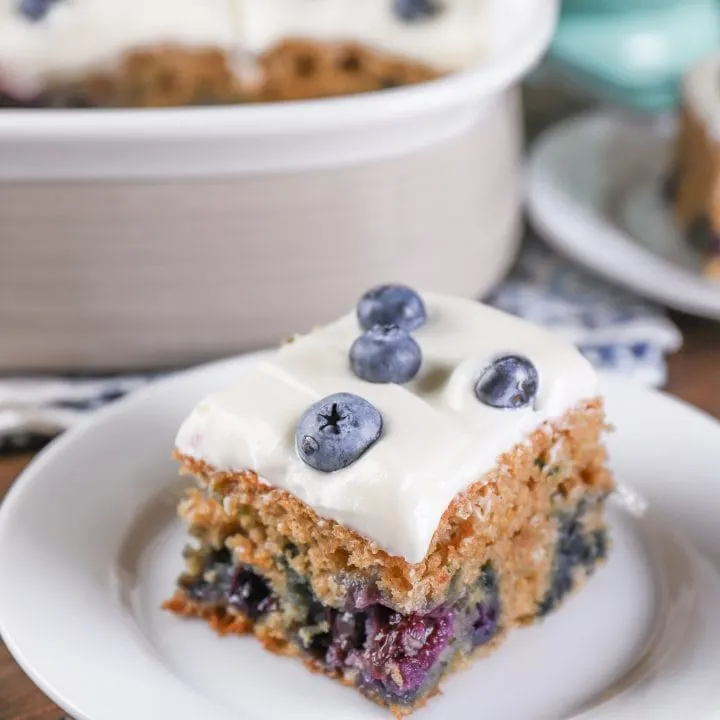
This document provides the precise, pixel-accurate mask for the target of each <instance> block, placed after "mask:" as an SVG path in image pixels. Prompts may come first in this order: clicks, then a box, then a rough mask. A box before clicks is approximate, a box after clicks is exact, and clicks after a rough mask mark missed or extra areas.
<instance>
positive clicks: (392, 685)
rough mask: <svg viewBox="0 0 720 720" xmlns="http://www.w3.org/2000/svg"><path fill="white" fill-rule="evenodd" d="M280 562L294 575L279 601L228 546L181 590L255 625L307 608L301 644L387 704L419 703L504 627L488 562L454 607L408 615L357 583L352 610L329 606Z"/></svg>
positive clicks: (298, 632)
mask: <svg viewBox="0 0 720 720" xmlns="http://www.w3.org/2000/svg"><path fill="white" fill-rule="evenodd" d="M279 565H280V566H283V567H284V568H285V571H286V573H287V594H286V596H285V597H284V598H277V597H276V596H275V595H274V594H273V593H272V590H271V588H270V586H269V585H268V583H267V582H266V581H265V580H264V579H263V578H262V577H261V576H260V575H258V574H257V573H255V572H253V571H252V570H250V569H249V568H247V567H245V566H242V565H240V566H237V565H235V564H234V563H233V558H232V555H231V553H230V552H229V551H228V550H226V549H224V550H220V551H212V552H209V553H208V554H207V555H206V557H205V568H204V572H203V573H202V575H201V576H199V577H196V578H192V579H190V580H186V581H184V582H183V583H182V586H183V588H184V589H185V592H186V593H187V594H188V597H189V598H191V599H192V600H195V601H196V602H202V603H207V604H210V605H218V606H230V607H233V608H236V609H238V610H240V611H242V612H244V613H245V614H246V615H247V616H248V617H250V618H251V619H252V620H259V619H261V618H262V617H263V616H264V615H266V614H267V613H268V612H271V611H273V610H275V609H278V608H282V604H283V603H284V602H285V603H290V604H291V605H292V607H293V613H294V614H295V615H296V616H297V611H298V609H299V608H305V613H304V620H303V621H302V622H299V623H295V625H293V626H292V627H291V628H290V630H291V632H293V633H294V637H295V642H296V643H297V644H298V646H299V647H301V648H302V649H303V650H304V651H305V652H306V653H307V654H308V655H309V656H310V657H312V658H313V659H314V660H315V661H317V662H319V663H321V664H322V665H324V666H325V667H326V668H328V669H329V670H333V671H338V672H343V671H345V670H353V671H355V672H356V673H357V679H356V683H357V685H358V687H359V688H360V689H361V690H363V691H364V692H367V693H371V694H375V695H379V696H381V697H383V698H384V699H386V700H387V701H388V702H393V703H398V704H411V703H413V702H414V701H415V700H416V699H417V698H418V697H419V696H420V695H421V694H422V693H423V692H425V691H426V690H427V688H428V687H429V686H431V684H432V683H434V682H435V681H436V680H437V679H438V678H439V677H440V675H441V673H442V671H443V669H444V668H445V667H446V666H447V664H448V663H449V662H450V660H451V659H452V657H454V655H455V653H457V652H470V651H472V650H473V649H475V648H477V647H479V646H481V645H484V644H485V643H487V642H488V641H489V640H491V639H492V638H493V637H494V636H495V634H496V633H497V630H498V624H499V619H500V598H499V592H498V582H497V575H496V573H495V571H494V569H493V567H492V566H491V565H489V564H488V565H486V566H485V567H484V568H483V570H482V572H481V575H480V577H479V578H478V581H477V583H476V584H475V585H474V586H473V587H472V588H470V589H469V591H468V592H467V593H466V594H465V595H464V596H463V597H461V598H460V599H459V600H457V601H456V602H454V603H453V605H451V606H439V607H436V608H434V609H432V610H430V611H428V612H426V613H409V614H401V613H399V612H396V611H394V610H392V609H390V608H388V607H386V606H385V605H382V604H381V603H379V602H378V598H379V593H378V591H377V588H376V586H375V585H372V584H357V585H356V586H355V587H354V592H351V593H350V596H349V600H348V607H346V608H345V609H342V610H338V609H336V608H332V607H328V606H325V605H323V604H322V603H320V602H319V601H318V600H317V598H316V596H315V595H314V593H313V591H312V589H311V587H310V585H309V584H308V583H307V582H306V581H305V579H304V578H302V577H301V576H299V575H297V574H296V573H295V572H294V571H293V570H291V569H290V568H289V567H288V566H287V563H282V562H279ZM353 603H354V604H353Z"/></svg>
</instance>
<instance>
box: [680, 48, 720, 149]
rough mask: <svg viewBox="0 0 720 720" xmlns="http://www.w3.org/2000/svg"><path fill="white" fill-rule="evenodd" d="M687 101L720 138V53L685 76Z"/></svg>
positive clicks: (703, 61) (693, 68) (701, 62)
mask: <svg viewBox="0 0 720 720" xmlns="http://www.w3.org/2000/svg"><path fill="white" fill-rule="evenodd" d="M684 94H685V102H686V103H687V104H688V105H689V106H690V108H691V109H692V111H693V112H694V113H695V115H696V117H698V118H699V119H700V120H702V121H703V122H704V123H705V124H706V125H707V128H708V132H709V134H710V135H711V136H712V137H715V138H720V53H717V54H715V55H711V56H710V57H707V58H705V59H704V60H702V61H700V62H699V63H697V64H696V65H694V66H693V67H692V68H691V69H690V71H689V72H688V73H687V75H686V76H685V81H684Z"/></svg>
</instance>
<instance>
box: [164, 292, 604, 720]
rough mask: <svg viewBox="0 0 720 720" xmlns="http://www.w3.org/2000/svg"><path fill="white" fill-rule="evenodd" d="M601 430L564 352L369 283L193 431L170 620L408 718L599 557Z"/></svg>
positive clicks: (525, 330)
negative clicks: (245, 637)
mask: <svg viewBox="0 0 720 720" xmlns="http://www.w3.org/2000/svg"><path fill="white" fill-rule="evenodd" d="M603 429H604V417H603V410H602V404H601V401H600V400H599V399H598V398H597V388H596V377H595V373H594V371H593V369H592V368H591V366H590V365H589V364H588V362H587V361H586V360H585V359H584V358H583V357H582V356H581V355H580V354H579V353H578V352H577V351H576V350H575V349H574V348H573V347H571V346H569V345H567V344H566V343H564V342H563V341H562V340H560V339H558V338H556V337H554V336H553V335H551V334H549V333H547V332H545V331H543V330H540V329H539V328H536V327H534V326H532V325H529V324H527V323H525V322H524V321H522V320H519V319H517V318H514V317H511V316H508V315H505V314H504V313H501V312H499V311H497V310H493V309H490V308H488V307H485V306H483V305H480V304H478V303H475V302H472V301H468V300H460V299H454V298H448V297H443V296H439V295H431V294H427V295H424V296H423V297H421V296H420V295H418V294H417V293H415V292H414V291H412V290H410V289H408V288H405V287H402V286H383V287H380V288H376V289H375V290H372V291H370V292H369V293H368V294H367V295H365V296H364V297H363V298H362V300H361V301H360V303H359V305H358V308H357V312H356V313H353V314H351V315H349V316H347V317H345V318H342V319H341V320H339V321H337V322H336V323H334V324H331V325H329V326H327V327H325V328H322V329H319V330H317V331H315V332H313V333H311V334H309V335H307V336H304V337H299V338H296V339H294V340H293V341H292V342H291V343H289V344H287V345H285V346H284V347H283V348H282V349H281V350H280V351H279V352H277V354H276V355H274V356H273V357H272V358H270V359H268V360H266V361H264V362H261V363H260V364H258V365H257V366H256V367H255V368H254V369H253V370H251V371H250V372H248V373H247V374H245V375H244V376H242V377H240V378H239V379H238V382H237V384H236V385H235V386H234V387H233V388H230V389H229V390H227V391H225V392H221V393H220V394H218V395H215V396H213V397H210V398H208V399H206V400H205V401H203V402H202V403H200V405H199V406H198V407H197V408H196V409H195V410H194V412H193V413H192V414H191V415H190V417H189V418H188V419H187V420H186V422H185V423H184V424H183V426H182V427H181V429H180V431H179V434H178V437H177V443H176V457H177V459H178V460H179V461H180V463H181V465H182V469H183V471H184V472H185V473H189V474H191V475H193V476H195V478H196V480H197V487H196V488H195V489H193V490H190V491H189V493H188V495H187V497H186V499H185V500H184V501H183V502H182V504H181V506H180V514H181V516H182V517H183V518H184V519H185V520H186V521H187V523H188V525H189V529H190V534H191V536H192V537H193V538H194V539H195V542H194V543H193V544H191V546H190V547H188V548H187V550H186V562H187V568H186V571H185V573H184V574H183V575H182V576H181V577H180V579H179V582H178V587H177V590H176V592H175V595H174V596H173V597H172V598H171V600H169V601H168V603H167V604H166V607H167V609H169V610H171V611H173V612H175V613H177V614H178V615H183V616H196V617H200V618H203V619H205V620H207V621H208V622H209V623H210V624H211V626H212V627H213V628H214V629H215V630H217V631H218V632H219V633H221V634H226V633H253V634H255V635H256V636H257V638H258V639H259V640H260V641H261V642H262V643H263V644H264V645H265V647H266V648H267V649H269V650H272V651H274V652H277V653H282V654H285V655H292V656H296V657H298V658H301V659H302V660H304V661H305V663H306V664H307V665H308V666H309V667H310V668H311V669H313V670H316V671H319V672H322V673H325V674H326V675H329V676H330V677H333V678H335V679H337V680H339V681H341V682H343V683H345V684H347V685H351V686H354V687H355V688H356V689H357V690H359V691H360V692H361V693H363V694H364V695H366V696H367V697H368V698H370V699H371V700H373V701H375V702H377V703H379V704H380V705H383V706H386V707H387V708H389V709H390V710H391V711H392V712H394V713H395V715H396V716H398V717H400V716H403V715H407V714H409V713H411V712H412V711H413V710H415V709H416V708H418V707H420V706H421V705H423V704H424V703H425V702H426V701H427V700H428V698H430V697H431V696H433V695H434V694H436V693H437V692H438V687H439V683H440V682H441V680H442V679H443V677H445V676H446V675H448V674H449V673H451V672H453V671H455V670H456V669H458V668H461V667H463V666H465V665H467V664H468V663H469V662H470V661H472V660H473V659H474V658H475V657H476V656H479V655H482V654H484V653H486V652H488V651H489V650H492V649H493V648H495V647H497V646H498V645H499V643H500V642H501V640H502V639H503V637H504V636H505V634H506V633H507V632H508V631H510V630H512V629H513V628H515V627H517V626H520V625H524V624H528V623H532V622H534V621H536V620H538V619H539V618H542V617H543V616H544V615H545V614H547V613H548V612H549V611H551V610H554V609H555V608H556V607H557V606H558V605H559V604H560V603H561V601H562V600H563V599H564V598H565V597H566V595H567V594H568V593H570V592H571V591H572V590H573V589H575V588H578V587H579V586H580V585H581V584H582V583H583V581H584V580H585V578H586V577H587V576H588V575H590V574H591V573H592V572H593V570H594V569H595V567H596V565H597V564H598V563H599V562H601V561H602V560H603V559H604V558H605V556H606V553H607V548H608V538H607V533H606V527H605V522H604V517H603V508H604V502H605V499H606V497H607V495H608V493H609V492H610V491H611V489H612V480H611V478H610V475H609V473H608V470H607V469H606V467H605V451H604V449H603V447H602V445H601V436H602V433H603Z"/></svg>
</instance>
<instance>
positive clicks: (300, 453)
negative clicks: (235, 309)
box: [176, 291, 597, 563]
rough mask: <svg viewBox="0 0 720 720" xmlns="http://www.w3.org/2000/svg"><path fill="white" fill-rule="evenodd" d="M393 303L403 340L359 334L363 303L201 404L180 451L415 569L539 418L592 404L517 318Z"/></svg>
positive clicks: (564, 355)
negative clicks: (264, 487)
mask: <svg viewBox="0 0 720 720" xmlns="http://www.w3.org/2000/svg"><path fill="white" fill-rule="evenodd" d="M407 292H410V293H411V291H407ZM413 295H414V294H413ZM366 297H370V296H366ZM399 297H400V300H401V302H400V305H402V303H403V302H404V303H405V305H404V306H403V307H402V308H401V310H402V311H403V312H404V313H405V315H404V317H402V318H400V320H399V321H398V324H399V325H401V326H403V325H404V326H405V327H406V328H407V329H408V331H405V330H403V329H402V328H397V327H390V326H387V325H384V326H383V325H375V326H374V327H373V328H372V329H371V330H369V331H368V332H365V331H364V329H363V327H361V323H360V321H362V322H363V324H364V325H365V327H369V326H370V325H372V324H373V323H374V322H375V320H376V319H377V318H373V317H372V313H373V312H375V313H376V314H377V311H378V310H379V311H380V316H378V317H379V320H380V322H382V323H384V322H387V320H388V318H387V317H386V318H383V317H381V316H382V311H383V307H382V302H380V304H378V303H377V302H376V303H375V305H372V303H371V304H370V305H367V304H366V305H365V306H363V305H362V303H361V306H359V311H360V312H359V315H358V314H355V313H354V314H352V315H348V316H346V317H344V318H342V319H341V320H339V321H337V322H335V323H333V324H331V325H328V326H327V327H325V328H322V329H320V330H317V331H315V332H313V333H311V334H309V335H306V336H303V337H300V338H297V339H296V340H294V341H293V342H292V343H290V344H288V345H286V346H284V347H283V348H282V349H280V350H279V351H278V352H277V353H276V354H275V355H274V356H273V357H271V358H270V359H268V360H265V361H263V362H261V363H259V364H258V365H257V366H255V367H254V368H253V369H252V370H250V371H249V372H248V373H246V374H245V375H243V376H242V377H240V378H239V379H238V382H237V384H236V385H235V386H234V387H232V388H230V389H228V390H227V391H225V392H221V393H219V394H217V395H214V396H212V397H209V398H207V399H206V400H204V401H203V402H201V403H200V405H199V406H198V407H197V408H196V409H195V410H194V411H193V412H192V414H191V415H190V417H189V418H188V419H187V420H186V421H185V423H184V424H183V426H182V427H181V429H180V431H179V433H178V436H177V442H176V445H177V449H178V451H179V452H180V453H181V454H183V455H186V456H188V457H191V458H194V459H197V460H201V461H204V462H205V463H207V464H208V465H210V466H211V467H213V468H215V469H217V470H227V471H241V470H246V469H249V470H252V471H254V472H255V473H257V474H258V476H260V477H261V478H262V479H263V480H264V481H265V482H267V483H269V484H270V485H272V486H275V487H279V488H283V489H285V490H287V491H288V492H289V493H291V494H292V495H294V496H296V497H297V498H298V499H300V500H302V501H303V502H305V503H307V504H308V505H309V506H310V507H311V508H313V510H315V512H317V514H318V515H320V516H322V517H325V518H331V519H333V520H336V521H337V522H339V523H341V524H343V525H345V526H347V527H349V528H352V529H353V530H355V531H356V532H358V533H360V534H361V535H363V536H364V537H366V538H368V539H369V540H371V541H374V542H375V543H377V545H378V546H379V547H381V548H383V549H384V550H386V551H387V552H388V553H390V554H391V555H396V556H401V557H403V558H405V559H406V560H407V561H408V562H410V563H417V562H420V561H421V560H422V559H423V558H424V557H425V555H426V553H427V551H428V548H429V545H430V542H431V540H432V537H433V534H434V533H435V530H436V529H437V527H438V524H439V522H440V520H441V518H442V515H443V513H444V512H445V510H446V509H447V507H448V506H449V504H450V503H451V502H452V500H453V499H454V498H455V496H456V495H457V494H458V493H460V492H462V491H463V490H465V489H466V488H468V487H469V486H470V485H471V484H473V483H474V482H477V481H478V480H480V479H481V478H482V477H483V475H484V474H485V473H487V472H488V471H490V470H491V469H492V468H493V467H494V466H495V463H496V461H497V458H498V456H499V455H501V454H502V453H504V452H507V451H509V450H511V449H512V448H513V447H514V446H515V445H516V444H517V443H519V442H522V441H523V440H524V439H526V438H527V436H528V434H529V433H531V432H532V431H533V430H535V429H536V428H538V427H539V426H540V425H541V424H542V423H544V422H545V421H547V420H549V419H553V418H558V417H560V416H562V415H563V414H564V413H565V412H566V411H567V410H568V409H570V408H571V407H573V406H575V405H577V404H578V403H579V402H580V401H582V400H586V399H590V398H592V397H594V396H595V394H596V391H597V378H596V374H595V372H594V370H593V368H592V367H591V365H590V364H589V363H588V361H587V360H585V358H583V357H582V356H581V355H580V354H579V352H578V351H577V350H576V349H575V348H574V347H573V346H571V345H570V344H568V343H566V342H564V341H563V340H562V339H560V338H558V337H556V336H554V335H552V334H551V333H548V332H547V331H544V330H542V329H540V328H537V327H535V326H533V325H531V324H528V323H527V322H525V321H523V320H520V319H518V318H515V317H512V316H509V315H506V314H505V313H502V312H500V311H497V310H494V309H491V308H489V307H486V306H484V305H481V304H479V303H476V302H472V301H469V300H461V299H456V298H449V297H443V296H438V295H431V294H427V295H424V296H423V298H422V301H424V303H423V302H422V301H421V300H419V296H417V295H414V297H415V298H416V299H417V301H418V302H419V303H420V305H417V306H416V305H413V304H412V302H410V304H409V305H408V302H406V301H407V300H408V298H409V299H410V301H413V298H412V296H402V295H401V296H399ZM378 298H379V299H380V301H382V299H383V298H382V297H381V295H378V294H377V293H376V295H375V300H377V299H378ZM371 299H372V298H371ZM392 299H393V298H391V300H392ZM394 300H395V301H397V300H398V296H397V295H396V296H395V297H394ZM388 307H389V309H390V314H391V315H392V313H393V312H397V310H398V307H399V305H398V303H397V302H396V304H395V306H392V303H391V305H390V306H388ZM386 309H387V308H386ZM418 313H419V314H420V315H422V317H419V316H418ZM359 318H360V321H359ZM392 319H393V318H392V317H391V318H390V320H392ZM418 325H419V327H418ZM361 335H362V339H361V340H358V337H359V336H361ZM409 378H411V379H409ZM387 380H393V381H394V382H384V381H387Z"/></svg>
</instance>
